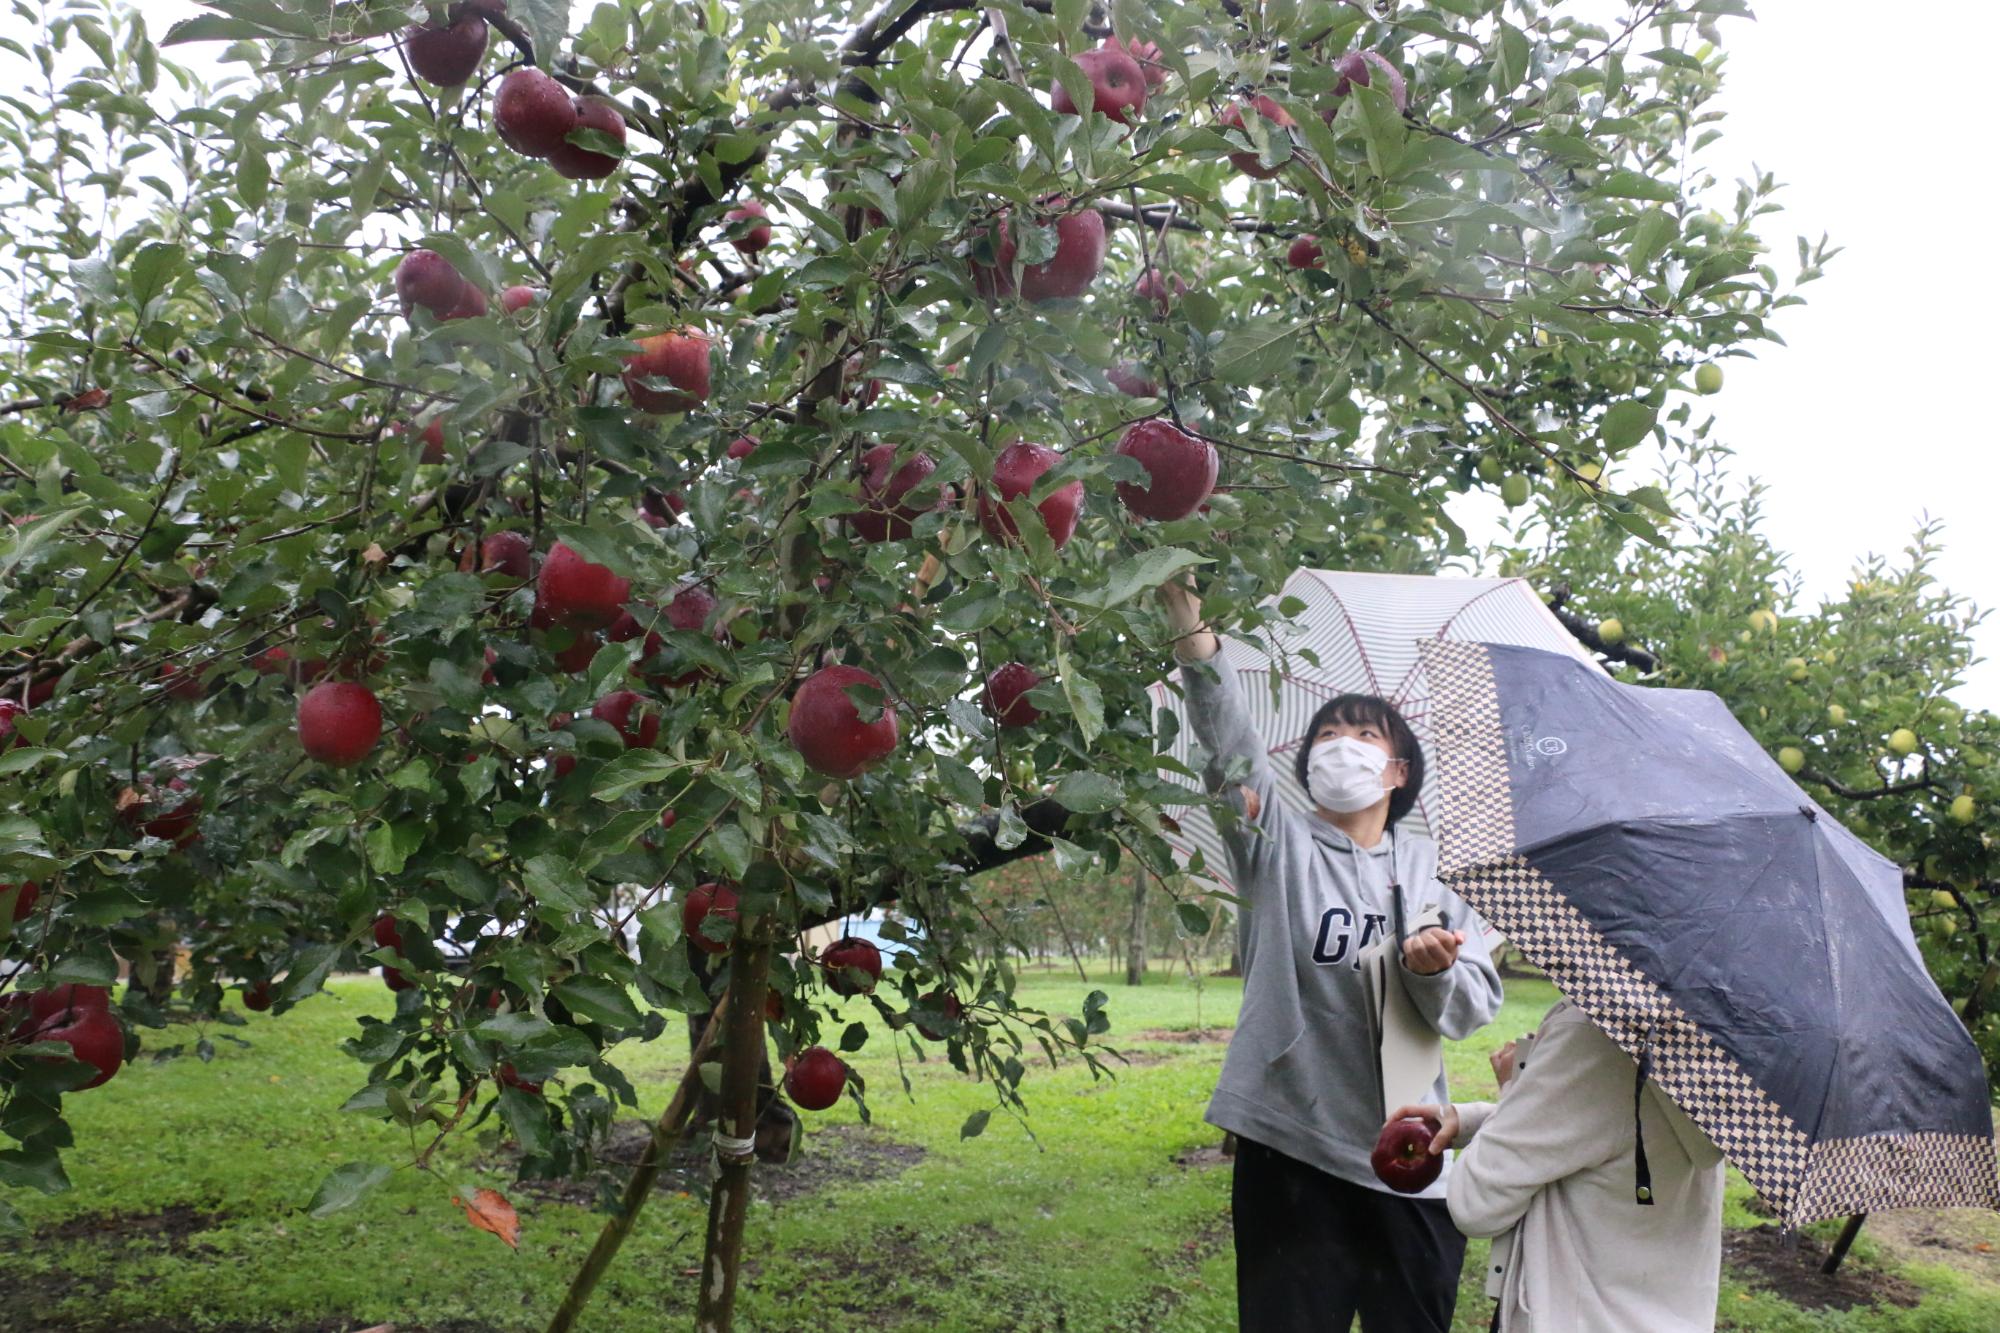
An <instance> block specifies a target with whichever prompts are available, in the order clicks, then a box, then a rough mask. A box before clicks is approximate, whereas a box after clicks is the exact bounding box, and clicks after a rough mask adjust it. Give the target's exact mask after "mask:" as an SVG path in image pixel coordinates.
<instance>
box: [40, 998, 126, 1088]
mask: <svg viewBox="0 0 2000 1333" xmlns="http://www.w3.org/2000/svg"><path fill="white" fill-rule="evenodd" d="M34 1038H35V1040H36V1041H59V1042H61V1043H62V1044H63V1045H65V1046H67V1047H69V1053H70V1055H71V1057H72V1058H74V1059H77V1060H81V1061H83V1063H85V1064H87V1065H92V1066H94V1067H95V1068H96V1070H97V1077H96V1078H94V1079H92V1080H90V1082H88V1083H86V1084H84V1085H83V1086H82V1087H81V1088H78V1089H77V1091H79V1092H83V1091H87V1090H89V1089H91V1088H100V1087H103V1086H104V1085H105V1084H106V1083H109V1082H110V1081H111V1076H112V1075H113V1074H115V1073H117V1072H118V1068H119V1066H120V1065H122V1064H124V1063H125V1029H124V1028H122V1027H120V1026H119V1025H118V1020H117V1019H116V1018H113V1017H112V1016H111V1013H110V1011H109V1010H106V1009H90V1010H85V1011H83V1012H81V1013H79V1014H77V1015H76V1016H75V1017H74V1018H73V1019H72V1020H71V1021H69V1022H67V1023H61V1024H60V1025H54V1024H51V1025H45V1026H43V1027H42V1028H41V1029H40V1030H38V1031H37V1032H36V1033H35V1034H34ZM42 1059H43V1062H44V1063H46V1064H60V1063H61V1060H60V1058H59V1057H56V1056H43V1057H42Z"/></svg>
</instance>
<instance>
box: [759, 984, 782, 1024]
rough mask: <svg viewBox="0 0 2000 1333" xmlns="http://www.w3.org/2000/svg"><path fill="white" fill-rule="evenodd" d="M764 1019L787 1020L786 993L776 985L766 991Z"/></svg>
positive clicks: (776, 1021)
mask: <svg viewBox="0 0 2000 1333" xmlns="http://www.w3.org/2000/svg"><path fill="white" fill-rule="evenodd" d="M764 1021H765V1022H766V1023H782V1022H784V1021H785V995H784V992H783V991H780V990H778V989H776V988H775V987H774V988H773V989H771V990H767V991H765V992H764Z"/></svg>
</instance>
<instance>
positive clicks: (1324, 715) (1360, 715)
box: [1292, 694, 1424, 824]
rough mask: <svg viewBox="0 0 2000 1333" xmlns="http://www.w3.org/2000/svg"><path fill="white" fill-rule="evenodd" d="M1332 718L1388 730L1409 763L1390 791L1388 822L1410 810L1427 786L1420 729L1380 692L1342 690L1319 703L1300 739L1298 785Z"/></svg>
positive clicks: (1296, 762) (1303, 780)
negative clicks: (1322, 730)
mask: <svg viewBox="0 0 2000 1333" xmlns="http://www.w3.org/2000/svg"><path fill="white" fill-rule="evenodd" d="M1329 722H1340V723H1344V724H1345V725H1347V726H1350V727H1379V728H1380V729H1381V730H1383V731H1386V732H1387V733H1389V744H1390V745H1391V746H1393V747H1394V748H1395V751H1396V758H1398V759H1400V760H1402V761H1403V762H1404V763H1405V764H1407V765H1409V772H1408V773H1407V774H1406V775H1405V776H1404V778H1403V785H1402V786H1400V787H1398V788H1396V790H1395V791H1393V792H1391V793H1389V822H1390V823H1391V824H1394V823H1395V822H1396V821H1398V820H1400V819H1401V818H1402V817H1403V816H1404V815H1407V814H1409V813H1410V807H1412V806H1414V805H1415V804H1416V803H1417V793H1418V792H1420V791H1422V790H1423V787H1424V751H1423V747H1422V746H1420V745H1418V744H1417V733H1416V732H1414V731H1411V730H1410V724H1409V723H1407V722H1405V721H1403V715H1402V714H1401V713H1399V712H1397V711H1396V705H1394V704H1392V703H1390V702H1389V701H1388V700H1387V699H1384V698H1382V697H1381V696H1379V695H1374V694H1343V695H1339V696H1338V697H1336V698H1332V699H1329V700H1327V701H1326V702H1325V703H1323V704H1321V705H1320V706H1319V711H1318V712H1316V713H1314V714H1313V718H1312V721H1311V722H1309V723H1307V724H1306V734H1305V739H1304V740H1301V741H1300V742H1299V752H1298V755H1297V757H1296V758H1295V759H1294V761H1293V769H1292V771H1293V774H1294V776H1296V777H1297V778H1298V780H1299V785H1300V786H1301V787H1303V786H1305V785H1306V764H1307V760H1308V758H1309V757H1310V756H1311V754H1312V743H1313V737H1314V736H1316V735H1318V734H1319V729H1320V728H1321V727H1323V726H1325V725H1326V724H1327V723H1329Z"/></svg>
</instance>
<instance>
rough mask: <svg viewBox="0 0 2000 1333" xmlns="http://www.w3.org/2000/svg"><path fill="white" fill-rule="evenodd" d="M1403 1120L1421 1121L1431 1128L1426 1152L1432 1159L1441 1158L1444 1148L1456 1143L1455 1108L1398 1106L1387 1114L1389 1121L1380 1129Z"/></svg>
mask: <svg viewBox="0 0 2000 1333" xmlns="http://www.w3.org/2000/svg"><path fill="white" fill-rule="evenodd" d="M1403 1120H1423V1121H1428V1122H1429V1123H1430V1125H1431V1126H1433V1128H1432V1129H1431V1142H1430V1147H1429V1149H1428V1151H1429V1152H1430V1154H1431V1155H1432V1156H1434V1157H1442V1156H1443V1155H1444V1150H1445V1149H1446V1148H1449V1147H1451V1145H1452V1144H1454V1143H1456V1142H1458V1130H1459V1120H1458V1108H1457V1107H1456V1106H1399V1107H1397V1108H1396V1109H1395V1110H1394V1111H1391V1112H1390V1113H1389V1119H1388V1120H1387V1122H1385V1123H1384V1124H1383V1126H1382V1127H1383V1128H1384V1129H1387V1128H1388V1127H1389V1126H1390V1125H1393V1124H1396V1123H1397V1122H1398V1121H1403Z"/></svg>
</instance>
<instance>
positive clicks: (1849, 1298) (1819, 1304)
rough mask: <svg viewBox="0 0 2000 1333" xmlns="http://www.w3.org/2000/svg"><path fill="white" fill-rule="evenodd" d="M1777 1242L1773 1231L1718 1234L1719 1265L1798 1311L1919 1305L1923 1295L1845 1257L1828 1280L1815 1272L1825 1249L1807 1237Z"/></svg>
mask: <svg viewBox="0 0 2000 1333" xmlns="http://www.w3.org/2000/svg"><path fill="white" fill-rule="evenodd" d="M1793 1240H1795V1241H1796V1242H1797V1243H1796V1245H1795V1246H1794V1245H1792V1244H1788V1243H1787V1242H1786V1241H1785V1240H1784V1239H1782V1238H1781V1237H1780V1234H1779V1231H1778V1228H1776V1227H1751V1228H1749V1229H1748V1230H1745V1231H1725V1232H1723V1233H1722V1262H1723V1265H1724V1266H1725V1267H1727V1268H1729V1269H1732V1270H1733V1271H1734V1272H1735V1274H1736V1276H1737V1277H1739V1278H1741V1279H1743V1280H1744V1281H1746V1282H1748V1283H1749V1284H1750V1285H1751V1286H1754V1287H1760V1288H1763V1289H1764V1290H1767V1291H1771V1292H1775V1293H1776V1294H1777V1295H1779V1296H1782V1297H1784V1298H1785V1299H1786V1300H1788V1301H1790V1302H1791V1303H1792V1304H1793V1305H1796V1306H1798V1307H1799V1308H1800V1309H1801V1310H1853V1309H1858V1308H1862V1307H1866V1306H1871V1305H1883V1304H1887V1305H1899V1306H1902V1307H1903V1308H1904V1309H1909V1308H1910V1307H1912V1306H1914V1305H1916V1304H1917V1302H1918V1301H1919V1300H1921V1299H1922V1297H1923V1293H1922V1292H1921V1291H1919V1290H1918V1289H1917V1288H1916V1286H1914V1285H1913V1284H1911V1283H1909V1282H1905V1281H1904V1280H1903V1279H1902V1278H1899V1277H1895V1276H1893V1275H1891V1274H1888V1273H1885V1272H1883V1271H1881V1270H1880V1269H1875V1268H1869V1267H1867V1266H1866V1265H1863V1264H1860V1263H1857V1262H1856V1261H1855V1259H1854V1256H1853V1255H1852V1254H1849V1255H1848V1257H1847V1258H1846V1260H1845V1261H1843V1262H1842V1263H1841V1266H1840V1271H1839V1272H1837V1273H1835V1274H1833V1275H1832V1276H1831V1277H1829V1276H1827V1275H1826V1274H1825V1273H1822V1272H1820V1271H1819V1266H1820V1265H1821V1264H1822V1263H1824V1262H1826V1256H1827V1248H1828V1247H1827V1244H1826V1243H1825V1242H1823V1241H1819V1240H1815V1239H1814V1238H1813V1237H1811V1236H1807V1235H1803V1234H1800V1235H1797V1236H1795V1237H1793Z"/></svg>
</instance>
